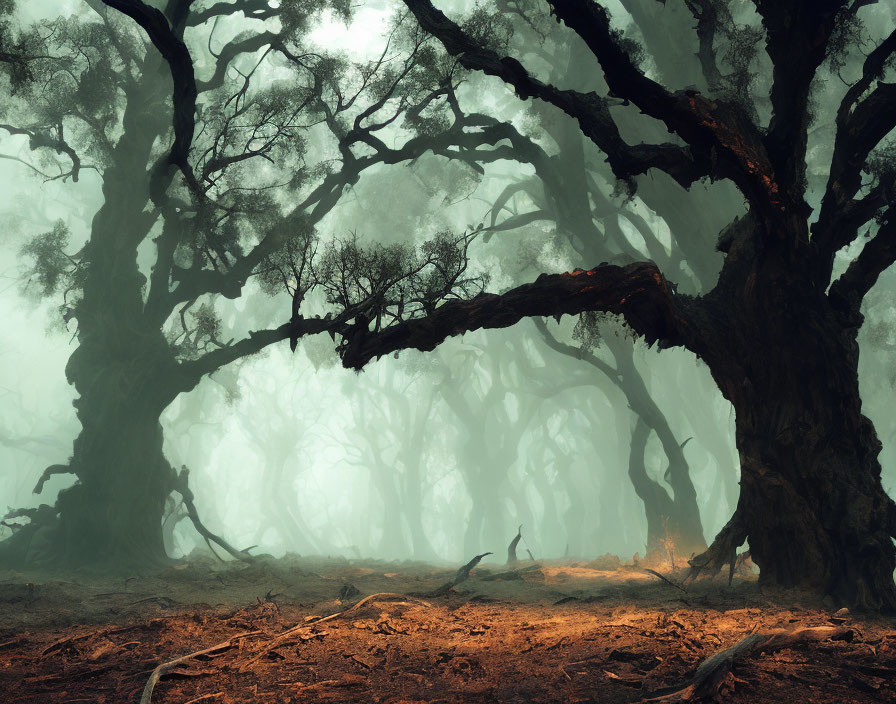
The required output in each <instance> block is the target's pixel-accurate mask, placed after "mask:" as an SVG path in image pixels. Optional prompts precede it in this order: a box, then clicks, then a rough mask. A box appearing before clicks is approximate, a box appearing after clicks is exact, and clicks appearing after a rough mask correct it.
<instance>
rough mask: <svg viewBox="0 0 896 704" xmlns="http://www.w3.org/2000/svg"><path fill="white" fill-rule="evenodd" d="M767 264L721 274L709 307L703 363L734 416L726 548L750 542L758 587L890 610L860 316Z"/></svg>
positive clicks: (890, 566) (884, 500)
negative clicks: (862, 386) (734, 463)
mask: <svg viewBox="0 0 896 704" xmlns="http://www.w3.org/2000/svg"><path fill="white" fill-rule="evenodd" d="M737 254H738V255H741V254H743V253H742V252H739V253H737ZM769 261H772V259H771V258H765V257H755V258H753V257H750V258H749V274H748V275H747V276H736V275H730V276H726V275H725V274H726V272H723V277H722V280H721V281H720V286H719V288H718V289H717V290H716V291H714V293H713V294H712V295H711V296H709V297H707V299H706V301H705V304H706V313H707V314H708V316H707V317H706V318H705V320H709V319H712V320H714V321H715V322H716V326H717V329H716V330H715V332H714V334H712V335H711V336H708V338H707V339H709V340H711V341H710V342H709V344H708V346H707V348H706V349H705V350H704V354H703V357H704V359H705V360H706V361H707V364H708V366H709V369H710V371H711V373H712V375H713V378H714V379H715V380H716V383H717V384H718V385H719V388H720V389H721V391H722V393H723V395H724V396H725V397H726V398H727V399H729V400H730V401H731V403H732V405H733V406H734V409H735V412H736V418H737V423H736V439H737V448H738V452H739V455H740V463H741V481H740V489H741V493H740V499H739V502H738V508H737V510H736V513H735V519H736V520H735V521H733V523H735V524H739V526H740V528H739V529H738V530H736V531H729V532H728V540H729V542H732V541H731V539H730V536H731V535H732V534H734V533H740V534H741V535H740V536H738V538H739V540H740V542H743V539H744V538H746V539H748V540H749V543H750V551H751V557H752V559H753V561H754V562H755V563H756V564H757V565H758V566H759V568H760V582H761V583H764V584H773V585H778V586H783V587H803V588H809V589H812V590H814V591H816V592H817V593H819V594H822V595H824V594H829V595H831V596H832V597H833V598H835V599H836V600H837V601H838V602H840V603H845V604H849V605H856V606H859V607H866V608H870V609H880V608H884V609H894V608H896V586H894V582H893V571H894V568H896V548H894V545H893V541H892V539H891V533H892V527H891V526H889V525H888V521H889V518H888V516H889V512H890V510H891V508H890V507H891V506H892V500H891V499H890V498H889V497H888V496H887V494H886V492H885V491H884V489H883V486H882V484H881V467H880V463H879V462H878V454H879V452H880V450H881V444H880V441H879V440H878V438H877V434H876V432H875V430H874V426H873V425H872V423H871V421H870V420H868V418H866V417H865V416H863V415H862V402H861V398H860V396H859V382H858V359H859V348H858V344H857V342H856V334H857V331H858V328H859V326H860V325H861V316H860V315H859V314H858V313H857V312H855V311H853V310H841V309H838V308H837V307H836V306H835V302H834V301H832V300H831V299H830V298H829V297H827V296H825V295H824V294H823V293H822V292H819V291H817V290H816V289H814V288H813V287H809V286H806V285H805V284H804V283H803V282H802V281H801V280H800V277H797V276H794V275H793V272H792V271H790V270H789V269H787V268H784V267H783V266H782V264H781V262H780V261H779V262H778V263H777V266H778V267H781V268H780V269H777V270H769V269H771V267H770V266H769V265H768V262H769ZM743 263H744V262H743V261H742V258H741V257H740V256H730V257H729V260H728V262H727V264H728V265H729V266H730V267H731V268H732V269H733V268H735V267H738V266H740V265H743ZM726 269H728V266H726ZM763 269H765V270H763ZM737 273H738V272H736V271H733V272H731V274H737ZM744 280H745V281H746V286H743V285H742V283H741V282H742V281H744ZM735 282H737V283H735ZM735 286H738V288H737V289H735ZM720 321H727V322H725V323H721V325H720V324H719V323H720ZM772 358H773V361H772ZM723 532H724V531H723ZM717 542H718V539H717ZM715 547H719V546H715ZM712 551H713V547H712V546H711V548H710V552H712ZM717 552H718V551H717ZM727 552H728V553H729V556H730V550H728V551H727ZM715 563H716V565H715V566H718V564H717V563H718V560H715Z"/></svg>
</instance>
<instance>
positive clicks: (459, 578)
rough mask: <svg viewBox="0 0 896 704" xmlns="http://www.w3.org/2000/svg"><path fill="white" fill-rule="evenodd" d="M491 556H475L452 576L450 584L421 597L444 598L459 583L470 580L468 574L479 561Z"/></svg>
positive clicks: (485, 553) (445, 584) (483, 554)
mask: <svg viewBox="0 0 896 704" xmlns="http://www.w3.org/2000/svg"><path fill="white" fill-rule="evenodd" d="M491 554H492V553H490V552H484V553H482V554H481V555H477V556H476V557H474V558H473V559H472V560H470V561H469V562H468V563H467V564H465V565H464V566H463V567H461V568H460V569H459V570H458V571H457V574H456V575H454V579H452V580H451V581H450V582H445V583H444V584H443V585H442V586H441V587H439V588H438V589H436V590H435V591H433V592H427V593H426V594H423V595H422V596H427V597H435V596H444V595H445V594H447V593H448V592H450V591H451V590H452V589H454V587H456V586H457V585H458V584H460V583H461V582H466V581H467V580H468V579H469V578H470V574H471V573H472V572H473V568H474V567H476V565H478V564H479V561H480V560H481V559H482V558H483V557H485V556H486V555H491Z"/></svg>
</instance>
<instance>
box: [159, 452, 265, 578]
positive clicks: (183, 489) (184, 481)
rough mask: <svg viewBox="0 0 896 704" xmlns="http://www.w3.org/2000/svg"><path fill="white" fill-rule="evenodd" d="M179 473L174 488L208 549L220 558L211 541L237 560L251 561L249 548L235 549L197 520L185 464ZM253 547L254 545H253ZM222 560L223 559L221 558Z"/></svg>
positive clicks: (197, 514) (252, 558)
mask: <svg viewBox="0 0 896 704" xmlns="http://www.w3.org/2000/svg"><path fill="white" fill-rule="evenodd" d="M180 469H181V471H180V474H178V475H177V479H176V481H175V485H174V490H175V491H176V492H177V493H178V494H180V495H181V497H182V498H183V501H184V506H185V507H186V509H187V515H188V516H189V517H190V520H191V521H192V522H193V525H194V526H195V527H196V530H197V531H198V532H199V535H201V536H202V537H203V538H204V539H205V543H206V545H208V548H209V550H211V551H212V553H213V554H214V555H215V557H217V558H218V559H219V560H221V557H220V555H218V553H216V552H215V550H214V548H212V546H211V543H212V542H214V543H215V544H217V545H219V546H221V547H222V548H223V549H224V550H226V551H227V552H228V553H230V556H231V557H234V558H236V559H237V560H242V561H243V562H252V561H253V560H254V559H255V558H254V557H252V555H250V554H249V553H248V552H247V551H248V550H250V549H251V548H246V549H245V550H237V549H236V548H235V547H233V546H232V545H231V544H230V543H228V542H227V541H226V540H224V538H221V537H219V536H217V535H215V534H214V533H212V532H211V531H210V530H209V529H208V528H206V527H205V526H204V525H203V523H202V521H200V520H199V512H198V511H197V510H196V504H195V503H193V499H194V498H195V497H194V496H193V490H192V489H190V487H189V478H190V470H189V469H187V467H186V466H181V468H180ZM253 547H254V546H253ZM221 562H223V560H221Z"/></svg>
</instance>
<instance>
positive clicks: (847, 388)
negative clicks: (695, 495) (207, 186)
mask: <svg viewBox="0 0 896 704" xmlns="http://www.w3.org/2000/svg"><path fill="white" fill-rule="evenodd" d="M405 4H406V5H407V7H408V8H409V9H410V10H411V11H412V12H413V13H414V15H415V16H416V17H417V19H418V21H419V22H420V24H421V25H422V26H423V27H424V28H425V29H427V30H428V31H430V32H432V33H433V34H434V35H435V36H437V37H438V38H439V39H440V40H441V41H442V43H443V44H444V46H445V47H446V49H447V50H448V51H449V52H450V53H451V54H453V55H455V56H457V57H458V60H459V61H460V62H461V63H462V64H463V65H464V66H465V67H467V68H469V69H475V70H479V71H483V72H485V73H487V74H490V75H493V76H496V77H498V78H500V79H501V80H503V81H504V82H505V83H506V84H507V85H508V86H509V87H511V88H512V89H513V90H514V91H515V92H516V93H517V95H518V96H519V97H520V98H522V99H527V98H537V99H539V100H542V101H544V102H547V103H550V104H552V105H553V106H555V107H556V108H558V109H560V110H562V111H563V112H565V113H566V114H567V115H569V116H571V117H573V118H575V119H576V120H578V122H579V125H580V128H581V130H582V132H583V133H584V134H585V135H586V136H587V137H588V138H589V139H591V140H592V141H593V142H594V143H595V144H596V145H597V146H598V147H599V148H600V149H601V150H602V151H603V152H604V153H605V154H606V157H607V159H608V162H609V164H610V167H611V168H612V170H613V173H614V174H615V176H616V177H617V178H618V179H619V181H620V182H621V183H622V184H625V187H626V188H629V189H631V190H634V189H635V188H636V186H637V179H638V177H639V176H641V175H642V174H645V173H647V172H654V171H661V172H664V173H666V174H668V175H669V176H671V177H672V178H673V179H674V180H675V181H676V182H677V183H678V184H679V185H680V186H681V188H682V189H687V188H689V187H690V186H691V185H692V184H694V183H696V182H698V181H700V180H702V179H707V178H708V179H725V180H728V181H730V182H732V183H733V184H734V185H735V186H736V187H737V188H738V190H739V191H740V192H741V194H742V195H743V198H744V199H745V201H746V205H747V212H746V214H745V215H744V216H743V217H737V218H734V219H733V221H732V222H731V223H730V224H729V225H728V226H727V227H726V228H725V229H724V230H723V231H722V232H721V233H720V236H719V239H718V243H717V248H718V249H719V250H720V251H721V252H722V253H723V254H724V262H723V265H722V269H721V272H720V275H719V277H718V281H717V282H716V284H715V285H714V287H713V288H712V289H711V290H709V291H706V292H705V293H703V294H702V295H700V296H696V297H694V296H688V295H683V294H677V293H676V291H675V287H674V286H673V285H672V284H670V283H669V281H668V280H667V279H666V277H665V276H664V275H663V274H662V272H661V271H660V270H659V268H658V267H657V265H656V264H654V263H653V262H639V263H634V264H630V265H627V266H624V267H620V266H615V265H609V264H605V265H598V266H597V267H596V268H594V269H591V270H588V271H581V270H579V271H574V272H572V273H567V274H551V275H543V276H541V277H539V278H538V280H536V281H535V282H534V283H531V284H527V285H524V286H520V287H517V288H515V289H512V290H510V291H507V292H506V293H503V294H500V295H497V294H483V295H480V296H478V297H477V298H475V299H472V300H469V301H458V302H451V303H448V304H445V305H442V306H440V307H438V308H436V309H435V310H434V311H433V312H432V313H430V314H429V315H428V316H426V318H425V319H422V320H415V321H405V322H403V323H400V324H396V325H394V326H393V327H391V328H388V329H385V330H382V331H380V332H371V331H367V330H361V329H358V330H357V331H356V332H355V334H354V335H353V336H350V337H347V338H346V339H345V342H344V344H343V346H342V348H341V353H342V357H343V362H344V364H345V365H346V366H350V367H355V368H360V367H362V366H363V365H364V364H366V363H367V362H368V361H369V360H371V359H373V358H374V357H377V356H380V355H383V354H386V353H390V352H393V351H395V350H397V349H401V348H407V347H413V348H417V349H421V350H429V349H432V348H433V347H435V346H436V345H437V344H438V343H440V342H441V341H442V340H444V339H445V338H446V337H448V336H450V335H455V334H459V333H462V332H464V331H466V330H473V329H477V328H480V327H504V326H507V325H511V324H513V323H515V322H516V321H518V320H519V319H520V318H522V317H524V316H529V315H536V316H547V315H560V314H563V313H569V314H576V313H580V312H583V311H602V312H607V313H613V314H618V315H621V316H623V317H624V318H625V319H626V321H627V323H628V324H629V325H630V326H631V327H632V329H633V330H635V331H636V332H637V333H638V334H640V335H642V336H644V338H645V339H646V340H647V342H648V343H651V344H652V343H657V342H658V343H659V344H660V345H662V346H663V347H673V346H682V347H685V348H687V349H688V350H690V351H692V352H693V353H695V354H696V355H698V356H699V357H700V358H701V359H702V360H703V361H704V362H705V363H706V364H707V365H708V367H709V369H710V371H711V373H712V375H713V378H714V379H715V380H716V382H717V384H718V385H719V388H720V389H721V391H722V393H723V395H724V396H725V397H726V398H727V399H729V400H730V401H731V403H732V405H733V406H734V409H735V412H736V415H737V446H738V450H739V453H740V459H741V493H740V498H739V501H738V505H737V509H736V510H735V512H734V515H733V516H732V518H731V520H730V522H729V523H728V524H727V525H726V526H725V528H724V529H723V530H722V531H721V533H720V534H719V535H718V536H717V538H716V540H715V541H714V542H713V544H712V545H711V546H710V548H709V549H708V550H707V552H706V553H704V554H703V555H700V556H698V557H696V558H694V560H693V561H692V564H693V565H694V567H695V568H697V569H703V568H717V567H719V566H721V565H722V564H723V563H725V562H727V561H730V560H732V559H733V558H734V552H735V549H736V547H737V546H738V545H741V544H742V543H743V542H744V541H745V540H749V543H750V548H751V552H752V556H753V559H754V560H755V562H756V564H757V565H759V567H760V568H761V579H762V581H763V583H766V584H776V585H783V586H796V585H798V586H802V587H807V588H810V589H813V590H815V591H817V592H818V593H821V594H831V595H833V596H834V597H835V598H837V599H838V600H840V601H843V602H847V603H854V604H860V605H864V606H868V607H886V608H896V586H894V582H893V569H894V566H896V549H894V545H893V541H892V537H893V536H896V504H894V502H893V500H892V499H891V498H890V497H889V496H887V494H886V492H885V491H884V489H883V487H882V485H881V479H880V475H881V469H880V465H879V462H878V459H877V456H878V453H879V452H880V442H879V441H878V439H877V435H876V433H875V431H874V428H873V426H872V424H871V422H870V421H869V420H868V419H867V418H866V417H865V416H863V415H862V412H861V399H860V396H859V388H858V377H857V365H858V345H857V343H856V335H857V331H858V329H859V327H860V326H861V323H862V315H861V312H860V305H861V302H862V299H863V297H864V296H865V294H867V293H868V291H869V289H870V288H871V287H872V286H873V285H874V283H875V282H876V281H877V278H878V276H879V275H880V274H881V272H882V271H884V270H885V269H886V268H888V267H889V266H890V265H891V264H892V263H893V261H894V259H896V217H894V215H893V213H892V211H891V209H890V202H891V199H892V193H893V187H894V185H896V169H893V167H892V164H893V162H892V159H891V158H890V151H891V149H890V148H889V147H888V145H887V142H886V141H885V139H886V137H887V135H888V133H889V132H890V131H891V130H892V129H893V127H894V124H896V110H894V109H893V108H894V107H896V105H894V103H896V90H894V87H893V84H891V83H887V82H886V81H885V77H886V74H887V71H888V70H889V66H890V65H891V63H892V61H891V59H892V57H893V54H894V50H896V31H893V32H891V33H890V34H889V35H888V36H886V38H885V39H884V40H883V41H881V42H880V43H879V44H878V45H877V46H876V47H875V48H874V49H873V50H872V51H871V52H870V53H868V55H867V57H866V58H865V60H864V62H863V64H862V68H861V71H860V73H859V75H858V76H856V77H854V78H853V81H852V83H851V84H850V85H849V87H848V88H847V89H846V91H845V95H844V96H843V98H842V101H841V102H840V105H839V108H838V109H837V110H836V114H835V115H833V116H832V118H831V119H832V120H833V127H834V131H835V137H834V140H833V153H832V155H831V158H830V164H829V174H828V179H827V184H826V186H825V187H824V189H823V192H822V193H820V194H812V195H813V201H815V202H816V203H817V207H815V208H813V207H812V205H811V204H810V202H809V201H808V200H807V199H808V198H809V195H810V194H809V192H808V190H807V189H808V179H807V146H808V143H809V134H808V132H809V125H810V122H811V120H812V119H813V108H812V103H811V91H812V87H813V83H814V82H815V81H816V78H821V77H823V71H822V67H823V66H826V67H827V69H826V70H828V71H831V72H834V71H836V70H838V69H839V68H842V64H840V65H838V63H837V62H838V59H839V57H840V56H841V55H842V52H843V51H844V50H849V49H850V48H851V47H852V46H854V44H855V41H856V39H855V37H856V36H857V31H856V30H857V27H858V26H859V20H860V19H861V14H862V11H863V9H864V8H865V7H866V6H867V5H868V3H865V2H861V1H859V2H846V1H845V0H812V1H811V2H810V1H809V0H798V1H795V2H788V3H780V2H771V1H767V0H755V2H754V3H753V5H754V6H755V10H756V12H757V13H758V17H759V18H760V20H761V28H760V27H756V28H755V30H756V36H757V39H758V38H760V37H762V38H764V43H765V50H766V53H767V55H768V59H769V60H770V63H771V78H770V81H769V84H770V87H769V94H768V103H767V107H766V105H764V104H761V103H760V102H758V101H757V102H754V101H752V100H750V99H749V98H750V96H751V95H752V90H751V87H752V86H751V81H749V80H747V81H746V85H744V84H743V82H738V81H733V82H732V81H729V80H723V79H724V78H725V76H724V73H723V66H724V62H723V61H722V57H720V56H719V55H718V53H717V50H716V49H717V42H721V38H720V35H721V30H723V29H724V28H725V24H724V21H723V20H724V14H725V11H726V8H727V3H722V2H695V3H691V5H692V6H693V8H694V12H695V14H696V19H697V29H696V34H697V38H698V39H699V47H700V51H699V53H698V58H699V60H700V61H703V62H707V63H708V64H709V65H710V66H714V67H715V69H716V70H717V72H718V74H719V77H720V80H719V81H718V82H717V84H716V85H715V86H713V85H710V86H707V88H706V89H705V90H698V89H696V88H693V87H688V88H684V89H681V90H674V89H670V88H667V87H665V86H663V85H662V84H660V83H658V82H657V81H656V80H654V79H652V78H651V77H649V76H648V75H647V74H646V73H645V72H644V71H643V70H642V69H641V68H640V67H639V64H638V56H637V52H636V51H635V49H636V46H635V45H634V44H633V42H632V41H631V40H630V39H629V38H625V37H623V36H622V35H621V34H620V32H619V31H618V30H616V29H615V28H614V26H613V22H612V18H611V16H610V14H609V13H608V11H607V10H606V9H605V8H604V7H603V6H602V5H601V4H599V3H597V2H592V1H590V0H547V7H548V8H549V9H550V11H551V12H552V13H553V14H554V15H555V16H556V18H557V20H558V21H560V22H563V23H564V24H566V26H567V27H568V28H569V29H570V30H572V31H573V32H575V33H576V34H577V35H578V36H579V37H580V38H581V39H582V40H584V42H585V43H586V44H587V46H588V47H589V49H590V50H591V52H592V54H593V56H594V57H595V59H596V60H597V62H598V63H599V65H600V68H601V69H602V72H603V76H604V79H605V81H606V83H607V86H608V93H607V94H606V95H602V94H599V93H597V92H594V91H591V92H580V91H577V90H573V89H565V88H562V87H559V86H555V85H553V84H550V83H546V82H544V81H542V80H540V79H539V78H538V77H536V75H535V73H534V72H532V71H530V70H527V68H526V67H524V66H523V65H522V64H521V63H520V62H519V61H517V60H516V59H514V58H512V57H509V56H504V55H502V54H501V53H499V52H498V51H496V50H495V49H493V48H491V47H490V46H489V45H488V43H487V42H485V41H483V40H482V38H481V37H476V36H474V35H473V34H471V33H470V32H469V31H466V30H465V29H464V28H462V27H460V26H459V25H458V24H457V23H455V22H454V21H452V20H451V19H449V18H448V17H446V16H445V15H444V14H443V13H442V12H440V11H439V10H437V9H436V8H435V7H433V6H432V4H431V3H430V2H428V0H405ZM735 75H736V73H735ZM626 106H628V107H633V108H635V109H637V110H638V111H640V112H641V113H643V114H644V115H645V116H647V117H648V118H652V119H653V120H656V121H659V122H660V123H662V124H663V125H664V126H665V128H666V129H668V131H669V132H671V133H672V134H673V135H674V136H673V138H672V139H671V140H670V141H667V142H664V143H655V142H635V143H632V141H631V136H630V133H632V132H634V131H635V130H634V129H632V128H633V127H635V126H636V125H635V124H634V123H641V122H642V121H643V120H644V118H641V117H638V118H636V119H635V118H633V119H632V123H633V124H632V125H625V128H626V129H625V131H624V134H623V130H622V127H623V122H624V121H623V111H622V108H624V107H626ZM629 113H631V111H629ZM816 119H826V116H824V115H818V116H816ZM863 174H864V178H863ZM816 195H817V196H818V197H817V199H816V198H815V196H816ZM694 219H695V220H698V219H699V213H694ZM860 229H861V230H862V231H863V232H864V233H865V234H867V238H866V241H865V242H864V247H863V248H862V250H861V252H860V253H859V254H858V256H856V257H855V259H854V260H852V262H851V263H850V264H849V265H848V267H847V268H846V270H845V272H843V273H842V274H840V275H839V276H837V275H835V273H834V272H835V270H834V262H835V255H836V253H837V252H838V251H839V250H840V249H842V248H843V247H845V246H847V245H849V244H851V243H853V242H855V241H856V240H857V238H859V235H860Z"/></svg>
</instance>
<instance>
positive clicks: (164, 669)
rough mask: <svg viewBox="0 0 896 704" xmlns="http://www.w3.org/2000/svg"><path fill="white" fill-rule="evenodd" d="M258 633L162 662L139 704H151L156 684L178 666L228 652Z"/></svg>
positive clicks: (230, 639)
mask: <svg viewBox="0 0 896 704" xmlns="http://www.w3.org/2000/svg"><path fill="white" fill-rule="evenodd" d="M260 633H264V631H249V632H248V633H240V634H239V635H236V636H233V637H232V638H228V639H227V640H224V641H221V642H220V643H216V644H215V645H213V646H211V647H209V648H203V649H202V650H197V651H196V652H195V653H189V654H187V655H183V656H181V657H179V658H175V659H174V660H169V661H168V662H163V663H162V664H161V665H159V666H158V667H157V668H156V669H155V670H153V671H152V674H151V675H150V676H149V679H148V680H147V682H146V686H145V687H144V688H143V694H142V695H140V704H151V702H152V690H153V689H154V688H155V686H156V683H157V682H158V681H159V680H160V679H162V677H164V676H165V675H167V674H168V673H169V672H171V671H172V670H173V669H174V668H176V667H177V666H178V665H180V664H182V663H184V662H186V661H187V660H192V659H193V658H196V657H199V656H200V655H207V654H209V653H214V652H216V651H219V650H228V649H229V648H232V647H233V646H234V645H236V642H237V641H239V640H241V639H243V638H248V637H249V636H254V635H258V634H260Z"/></svg>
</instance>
